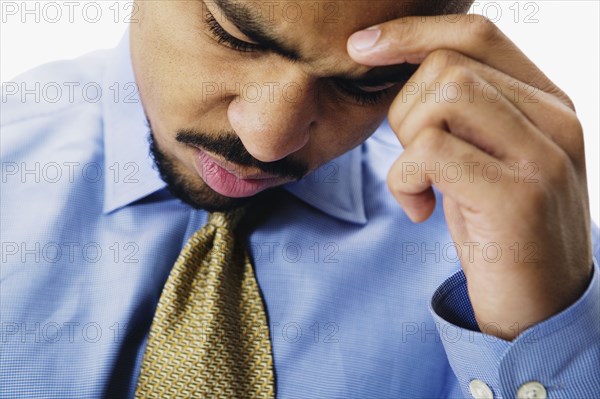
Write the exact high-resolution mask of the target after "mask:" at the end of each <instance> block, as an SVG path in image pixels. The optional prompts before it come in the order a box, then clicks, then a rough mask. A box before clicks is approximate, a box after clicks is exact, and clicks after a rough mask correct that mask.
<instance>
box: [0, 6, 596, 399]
mask: <svg viewBox="0 0 600 399" xmlns="http://www.w3.org/2000/svg"><path fill="white" fill-rule="evenodd" d="M469 5H470V2H468V1H455V2H448V3H444V4H443V5H442V2H439V3H437V2H409V1H377V2H367V1H351V2H350V1H348V2H341V1H337V2H324V1H315V2H291V1H282V2H277V3H276V4H273V2H263V1H257V2H242V1H236V0H212V1H210V2H209V1H187V2H179V1H177V2H174V1H168V2H167V1H139V2H136V3H135V7H134V9H133V10H134V14H133V18H135V20H134V23H133V24H132V26H131V29H130V32H129V34H130V38H125V39H124V40H123V42H122V43H121V44H120V45H119V47H118V48H117V49H116V50H114V51H113V52H99V53H94V54H91V55H89V56H86V57H83V58H81V59H79V60H76V61H72V62H63V63H56V64H51V65H48V66H45V67H42V68H40V69H37V70H34V71H32V72H30V73H29V74H26V75H24V76H22V77H21V79H22V81H23V82H42V86H43V84H44V83H47V82H62V84H63V85H64V84H66V83H68V84H70V85H71V86H73V85H74V83H73V82H76V83H79V84H81V86H85V87H88V88H89V87H92V88H94V87H96V85H94V84H93V83H95V82H98V83H97V85H98V86H99V87H100V88H101V90H99V91H98V92H101V93H102V94H101V96H100V100H98V101H94V100H90V98H91V97H93V94H89V91H87V90H86V91H82V92H81V95H80V96H76V97H75V98H74V99H69V98H66V97H65V98H61V99H60V101H54V102H50V101H47V102H42V103H40V104H35V103H34V104H32V103H20V102H19V100H18V98H16V99H13V100H12V101H8V102H7V103H6V104H3V112H2V141H3V143H2V144H3V145H2V162H3V174H4V175H5V177H6V182H4V181H3V190H2V195H3V201H2V206H3V211H2V237H3V238H2V241H3V248H2V256H3V266H2V291H1V295H2V297H1V306H2V313H1V314H2V362H1V363H0V364H1V365H0V370H1V371H0V379H1V381H0V396H1V397H11V398H13V397H56V398H69V397H73V398H91V397H107V398H116V397H133V396H134V395H135V392H136V387H137V386H138V380H139V379H140V378H141V376H142V375H144V373H145V371H144V372H141V371H140V370H141V369H142V365H143V363H144V361H145V360H144V355H145V351H146V348H147V346H148V342H149V341H150V339H149V338H148V337H149V331H150V328H151V324H152V320H153V316H154V314H155V312H156V311H157V304H158V303H159V297H160V296H161V292H162V291H163V287H164V286H165V282H166V281H167V278H168V277H169V274H170V272H171V269H172V268H173V263H174V262H175V261H176V259H177V256H178V254H179V253H180V252H181V251H182V247H183V245H184V244H185V243H186V242H187V241H188V240H189V239H190V237H192V235H193V234H194V232H196V231H198V230H199V229H201V228H202V226H204V225H205V224H206V222H207V220H208V219H209V217H208V214H209V212H213V211H220V212H229V211H232V210H235V209H239V208H240V207H242V206H243V205H247V204H249V205H250V206H251V207H257V209H262V210H260V211H258V212H256V214H255V216H256V215H260V217H257V218H256V219H258V220H257V221H256V223H255V226H253V228H252V229H251V231H250V232H249V237H248V239H249V245H248V248H249V249H250V253H251V256H252V263H253V267H254V273H255V274H256V280H257V282H258V286H259V287H260V291H261V294H262V298H263V301H264V308H265V311H266V315H268V334H265V335H267V336H268V337H269V342H270V344H271V345H272V355H273V364H274V372H275V376H276V385H275V387H276V393H277V396H278V397H360V398H367V397H373V398H386V397H400V398H404V397H422V398H437V397H469V396H473V397H475V398H490V397H495V398H501V397H505V398H506V397H538V398H542V397H549V398H589V397H594V396H595V395H594V394H597V393H598V392H600V376H599V375H598V373H597V365H598V363H599V361H600V345H599V344H598V343H599V342H600V326H599V312H600V303H599V301H598V295H599V290H600V282H599V280H598V279H599V278H598V266H597V261H596V260H595V259H597V258H598V256H599V255H600V249H599V247H598V231H597V229H596V228H593V229H592V227H591V223H590V219H589V211H588V203H587V189H586V176H585V166H584V151H583V139H582V132H581V127H580V125H579V122H578V120H577V117H576V115H575V111H574V107H573V105H572V104H571V102H570V100H569V98H568V97H567V96H566V95H565V94H564V93H563V92H562V91H561V90H560V89H559V88H557V87H556V86H555V85H554V84H553V83H552V82H551V81H550V80H549V79H548V78H547V77H545V75H544V74H543V73H542V72H541V71H540V70H539V69H538V68H537V67H536V66H535V65H533V64H532V62H531V61H529V60H528V59H527V58H526V56H525V55H523V54H522V53H521V52H520V51H519V50H518V49H517V48H516V47H515V46H514V44H512V43H511V42H510V41H509V40H508V39H507V38H506V37H505V36H503V35H502V33H501V32H499V31H498V29H497V28H496V27H494V26H493V24H491V23H489V22H488V21H486V20H485V19H484V18H480V17H476V16H466V15H446V14H461V13H464V12H466V10H467V9H468V7H469ZM434 15H446V16H445V17H435V16H434ZM411 16H413V17H411ZM415 16H418V17H415ZM416 66H418V69H417V68H416ZM415 69H416V71H415ZM133 82H135V85H133ZM136 87H137V88H139V97H138V92H137V90H135V89H136ZM77 93H78V92H77ZM526 99H527V100H526ZM386 116H387V117H388V120H389V123H388V122H387V121H384V119H385V117H386ZM149 130H150V131H151V134H150V135H148V131H149ZM374 131H375V133H373V132H374ZM148 138H150V143H148ZM398 141H399V142H400V143H401V145H402V147H401V146H400V144H398ZM149 152H151V153H152V155H153V159H154V163H155V165H156V167H157V169H158V172H157V171H155V170H154V169H153V168H152V161H151V159H150V157H149ZM54 172H56V173H54ZM386 176H387V184H386ZM32 177H33V179H32ZM388 186H389V189H388ZM390 192H391V195H390ZM179 200H182V201H183V202H181V201H179ZM396 201H397V202H396ZM398 203H399V204H400V206H398ZM250 209H254V208H250ZM592 236H593V240H592ZM260 327H261V326H260V325H259V326H257V328H258V329H260ZM203 328H206V329H207V326H204V325H200V326H199V327H198V330H197V331H200V332H202V331H203V330H202V329H203ZM242 335H243V334H240V337H241V336H242ZM197 338H198V340H202V339H203V336H198V337H197ZM257 339H258V338H257ZM191 340H192V339H191ZM166 344H168V342H167V343H166ZM144 370H145V369H144ZM186 372H187V370H184V374H185V373H186ZM167 381H168V382H167V384H171V382H170V381H171V380H169V379H168V378H167ZM179 382H180V381H179ZM185 384H186V383H183V385H184V386H185ZM138 395H139V394H138ZM138 397H140V396H138ZM142 397H143V395H142ZM167 397H169V396H167Z"/></svg>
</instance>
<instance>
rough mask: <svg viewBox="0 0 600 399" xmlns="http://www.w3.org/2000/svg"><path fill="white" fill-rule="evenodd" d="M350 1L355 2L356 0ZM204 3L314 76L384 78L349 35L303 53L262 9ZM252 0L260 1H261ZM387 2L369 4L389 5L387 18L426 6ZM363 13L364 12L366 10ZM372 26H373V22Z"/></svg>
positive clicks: (229, 0)
mask: <svg viewBox="0 0 600 399" xmlns="http://www.w3.org/2000/svg"><path fill="white" fill-rule="evenodd" d="M354 1H356V0H354ZM358 1H362V0H358ZM431 1H433V2H434V3H435V2H436V0H426V1H425V3H427V5H428V7H429V8H433V7H432V5H431V4H430V2H431ZM350 2H351V3H352V1H350ZM204 3H206V4H210V3H213V4H214V5H216V6H217V7H218V8H219V10H220V11H222V13H223V14H224V16H225V17H226V18H227V19H229V20H230V21H231V22H232V23H233V24H234V25H235V26H236V27H237V28H238V29H239V30H240V31H241V32H242V33H244V34H245V35H247V36H248V37H249V38H251V39H253V38H255V37H256V36H259V37H256V38H257V39H262V40H257V42H259V43H260V44H264V45H265V46H266V47H267V48H268V49H269V50H271V51H273V52H275V53H277V54H279V55H281V56H283V57H284V58H286V59H288V60H291V61H293V62H300V63H302V64H304V65H305V66H306V67H308V71H307V72H308V73H311V74H312V75H313V76H316V77H320V78H328V77H337V78H343V79H347V80H355V81H369V80H382V79H377V78H376V77H375V76H377V75H380V73H378V72H379V70H380V69H382V68H378V67H376V68H372V67H368V66H364V65H361V64H358V63H356V62H355V61H353V60H352V59H351V57H350V56H349V54H348V53H347V50H346V46H345V44H346V40H347V37H345V39H346V40H344V45H343V46H340V49H339V51H338V50H337V49H335V48H334V47H333V46H332V47H330V48H329V49H327V51H325V50H321V51H319V52H317V50H315V53H316V55H307V54H301V51H300V49H299V48H298V47H297V46H294V45H292V44H291V43H289V42H286V41H284V40H282V39H281V38H279V37H277V34H276V30H275V28H274V27H273V26H271V25H270V24H269V23H268V22H267V20H265V19H264V18H262V16H261V13H257V12H256V10H255V9H254V8H252V7H250V6H248V5H247V4H244V1H238V0H208V1H204ZM251 3H252V4H257V3H259V4H260V2H251ZM383 3H384V2H382V4H372V5H370V6H369V8H370V13H375V14H378V12H377V9H379V11H381V9H380V7H382V8H383V9H385V11H386V13H385V14H387V17H386V18H385V19H386V20H389V19H395V18H398V17H402V16H407V15H414V14H416V13H418V11H417V9H418V7H419V6H421V7H423V4H422V3H423V2H422V1H421V0H419V1H411V0H408V1H404V2H399V3H395V7H391V6H390V2H389V1H388V2H386V3H385V4H383ZM425 7H427V6H425ZM362 15H364V13H363V14H362ZM368 26H370V24H369V25H368ZM365 27H366V26H365ZM313 29H314V28H313ZM257 33H258V35H257ZM340 33H341V32H340ZM348 37H349V36H348ZM324 42H325V43H329V44H330V43H331V38H330V37H329V39H327V40H325V41H324ZM373 78H375V79H373ZM388 80H389V79H388Z"/></svg>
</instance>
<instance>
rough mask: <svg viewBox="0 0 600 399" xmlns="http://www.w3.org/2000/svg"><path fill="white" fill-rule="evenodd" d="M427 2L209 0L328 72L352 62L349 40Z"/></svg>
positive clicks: (212, 6)
mask: <svg viewBox="0 0 600 399" xmlns="http://www.w3.org/2000/svg"><path fill="white" fill-rule="evenodd" d="M425 2H426V1H414V0H338V1H331V0H265V1H263V0H251V1H245V0H209V1H206V2H205V4H206V5H207V7H209V9H210V10H211V12H220V13H221V15H222V16H223V17H225V18H227V17H228V16H231V17H232V18H231V19H235V17H233V16H232V14H235V15H236V16H243V19H252V20H253V21H255V22H256V24H257V25H260V26H261V28H263V29H265V30H267V31H269V32H270V33H271V34H272V36H273V37H276V38H277V40H278V41H280V42H282V43H285V44H286V45H287V46H288V47H290V48H292V49H294V50H295V52H297V53H299V54H300V55H301V56H302V60H304V61H306V62H307V63H310V64H311V66H314V67H315V68H316V69H318V70H320V71H321V72H324V70H326V69H332V70H339V68H340V65H339V62H340V60H342V59H348V60H349V57H348V55H347V52H346V42H347V40H348V37H349V36H350V35H351V34H352V33H354V32H356V31H359V30H361V29H364V28H367V27H369V26H372V25H376V24H378V23H381V22H385V21H389V20H392V19H396V18H400V17H402V16H408V15H415V14H417V13H419V12H423V11H427V10H422V8H423V3H425Z"/></svg>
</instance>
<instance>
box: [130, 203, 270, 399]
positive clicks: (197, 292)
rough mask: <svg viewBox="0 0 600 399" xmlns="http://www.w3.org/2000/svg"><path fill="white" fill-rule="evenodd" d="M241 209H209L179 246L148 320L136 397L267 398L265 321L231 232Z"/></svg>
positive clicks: (244, 255)
mask: <svg viewBox="0 0 600 399" xmlns="http://www.w3.org/2000/svg"><path fill="white" fill-rule="evenodd" d="M243 213H244V209H243V208H242V209H238V210H236V211H234V212H231V213H211V214H210V215H209V217H208V222H207V224H206V225H205V226H204V227H203V228H202V229H200V230H198V231H197V232H196V233H195V234H194V235H193V236H192V237H191V238H190V239H189V241H188V242H187V244H186V245H185V246H184V248H183V249H182V251H181V253H180V255H179V258H178V259H177V261H176V263H175V266H174V267H173V269H172V271H171V273H170V275H169V277H168V279H167V283H166V285H165V287H164V289H163V292H162V294H161V297H160V300H159V303H158V307H157V310H156V313H155V315H154V319H153V321H152V327H151V328H150V335H149V337H148V344H147V347H146V351H145V353H144V360H143V362H142V368H141V372H140V377H139V379H138V386H137V390H136V393H135V397H136V399H152V398H157V399H159V398H160V399H170V398H272V397H274V377H273V361H272V353H271V342H270V340H269V336H268V328H267V318H266V314H265V311H264V307H263V303H262V299H261V296H260V292H259V289H258V285H257V283H256V279H255V277H254V271H253V269H252V264H251V262H250V259H249V257H248V254H247V253H246V251H245V250H244V248H243V246H242V245H241V244H240V242H239V240H236V239H235V238H236V236H235V234H234V229H235V225H236V224H237V222H239V220H240V219H241V217H242V215H243Z"/></svg>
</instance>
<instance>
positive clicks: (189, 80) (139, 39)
mask: <svg viewBox="0 0 600 399" xmlns="http://www.w3.org/2000/svg"><path fill="white" fill-rule="evenodd" d="M179 3H181V4H179ZM198 3H201V2H198ZM165 5H166V6H165ZM183 6H184V7H185V8H186V9H185V10H183V9H181V7H183ZM140 8H141V10H140V15H141V16H142V17H143V19H142V18H140V23H139V24H134V25H132V27H131V53H132V62H133V67H134V72H135V75H136V81H137V83H138V87H139V91H140V97H141V98H142V103H143V106H144V109H145V111H146V114H147V116H148V117H149V119H150V121H151V122H152V126H153V129H154V130H155V131H156V132H162V133H163V134H170V135H172V136H174V134H175V131H177V130H179V129H186V128H193V127H195V128H198V127H202V126H204V125H206V123H207V120H208V119H209V116H210V119H212V120H214V119H217V121H215V122H214V123H215V125H214V126H210V124H209V125H208V126H206V129H208V130H213V129H220V128H222V120H226V114H225V112H226V108H227V101H225V98H224V97H226V95H227V92H226V91H223V90H222V87H221V86H222V85H221V83H220V82H228V81H229V82H231V81H235V80H234V79H235V78H234V76H235V75H236V71H235V69H232V68H228V70H227V72H226V73H224V71H223V64H224V61H223V59H222V55H219V54H217V53H216V51H215V46H214V45H213V44H212V43H209V41H208V39H207V37H206V35H205V34H204V33H203V32H202V27H201V20H202V19H201V18H202V17H201V15H200V13H197V12H196V11H197V10H196V8H197V9H198V10H201V6H195V5H193V4H189V2H153V1H150V2H141V3H140ZM196 14H198V15H196ZM173 21H177V25H178V28H177V29H173ZM216 110H218V111H220V110H222V111H223V112H221V115H222V118H221V119H219V118H215V114H216V113H218V112H215V111H216Z"/></svg>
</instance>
